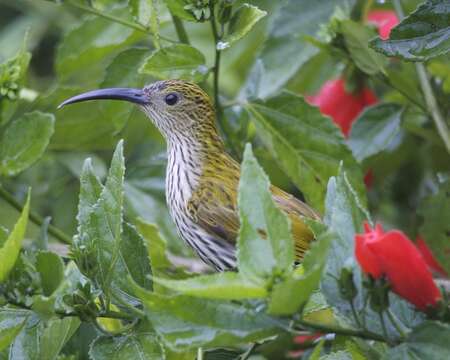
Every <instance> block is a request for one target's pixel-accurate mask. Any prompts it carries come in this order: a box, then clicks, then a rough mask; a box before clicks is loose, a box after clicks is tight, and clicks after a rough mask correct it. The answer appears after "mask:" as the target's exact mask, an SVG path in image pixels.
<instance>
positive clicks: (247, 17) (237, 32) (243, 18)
mask: <svg viewBox="0 0 450 360" xmlns="http://www.w3.org/2000/svg"><path fill="white" fill-rule="evenodd" d="M266 15H267V12H265V11H263V10H260V9H258V8H257V7H256V6H253V5H250V4H243V5H242V6H241V7H239V9H237V10H236V12H235V13H234V15H233V16H232V18H231V19H230V23H229V27H228V34H227V36H225V37H224V38H223V40H221V41H220V42H219V43H217V44H216V48H217V50H224V49H226V48H228V47H230V46H231V45H232V44H233V43H234V42H236V41H238V40H240V39H241V38H243V37H244V36H245V35H246V34H247V33H248V32H249V31H250V30H251V29H252V28H253V26H254V25H255V24H256V23H257V22H258V21H259V20H260V19H262V18H263V17H264V16H266Z"/></svg>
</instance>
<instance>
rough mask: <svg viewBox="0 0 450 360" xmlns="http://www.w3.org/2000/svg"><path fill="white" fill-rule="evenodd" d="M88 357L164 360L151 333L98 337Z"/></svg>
mask: <svg viewBox="0 0 450 360" xmlns="http://www.w3.org/2000/svg"><path fill="white" fill-rule="evenodd" d="M89 357H90V359H92V360H122V359H130V360H131V359H146V360H159V359H164V358H165V357H164V350H163V348H162V346H161V345H160V344H159V339H158V338H157V337H156V335H154V334H151V333H132V334H129V335H123V336H116V337H111V336H101V337H98V338H97V339H95V341H94V342H93V343H92V344H91V347H90V350H89Z"/></svg>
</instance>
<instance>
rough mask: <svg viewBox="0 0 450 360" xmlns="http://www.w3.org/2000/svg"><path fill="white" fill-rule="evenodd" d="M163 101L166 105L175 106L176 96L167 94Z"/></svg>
mask: <svg viewBox="0 0 450 360" xmlns="http://www.w3.org/2000/svg"><path fill="white" fill-rule="evenodd" d="M164 100H165V102H166V104H167V105H175V104H176V103H177V102H178V95H177V94H175V93H170V94H167V95H166V98H165V99H164Z"/></svg>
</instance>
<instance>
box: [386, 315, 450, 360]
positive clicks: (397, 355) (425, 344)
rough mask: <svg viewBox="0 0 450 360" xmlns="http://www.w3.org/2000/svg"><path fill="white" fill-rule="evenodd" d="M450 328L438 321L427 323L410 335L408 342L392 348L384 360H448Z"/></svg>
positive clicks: (449, 353) (449, 354)
mask: <svg viewBox="0 0 450 360" xmlns="http://www.w3.org/2000/svg"><path fill="white" fill-rule="evenodd" d="M449 337H450V326H449V325H448V324H444V323H440V322H437V321H426V322H424V323H422V324H420V325H419V326H418V327H416V328H414V329H413V331H412V332H411V333H409V334H408V336H407V338H406V341H405V342H404V343H403V344H400V345H398V346H396V347H394V348H390V349H389V350H388V351H387V352H386V353H385V354H384V356H383V359H384V360H388V359H389V360H416V359H448V358H449V357H450V347H449V346H448V339H449Z"/></svg>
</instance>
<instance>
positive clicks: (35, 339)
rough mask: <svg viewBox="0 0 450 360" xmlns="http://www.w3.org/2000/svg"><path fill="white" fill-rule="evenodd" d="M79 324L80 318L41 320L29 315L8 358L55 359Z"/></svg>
mask: <svg viewBox="0 0 450 360" xmlns="http://www.w3.org/2000/svg"><path fill="white" fill-rule="evenodd" d="M30 314H31V312H30ZM79 326H80V320H79V319H78V318H76V317H68V318H64V319H52V320H50V321H47V322H43V321H39V319H38V318H37V317H36V315H30V316H29V318H28V320H27V323H26V325H25V326H24V328H23V330H22V331H21V332H20V334H19V335H18V336H17V337H16V339H15V340H14V342H13V344H12V345H11V348H10V359H29V360H41V359H45V360H56V358H57V356H58V354H59V352H60V351H61V349H62V348H63V346H64V344H65V343H66V342H67V341H68V340H69V339H70V338H71V337H72V335H73V334H74V332H75V331H76V330H77V329H78V327H79Z"/></svg>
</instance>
